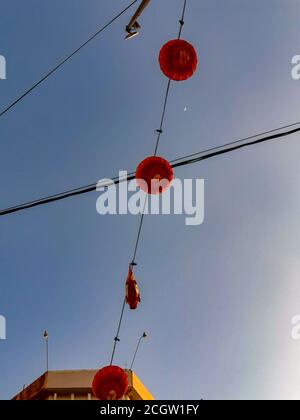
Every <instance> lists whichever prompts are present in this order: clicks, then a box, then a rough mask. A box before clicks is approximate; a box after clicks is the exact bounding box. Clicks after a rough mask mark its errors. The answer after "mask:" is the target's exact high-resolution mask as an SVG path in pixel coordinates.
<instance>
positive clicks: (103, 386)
mask: <svg viewBox="0 0 300 420" xmlns="http://www.w3.org/2000/svg"><path fill="white" fill-rule="evenodd" d="M92 389H93V393H94V395H95V397H96V398H98V400H103V401H106V400H121V399H122V398H123V396H124V395H125V394H126V392H127V390H128V378H127V375H126V373H125V371H124V369H121V368H119V367H118V366H107V367H105V368H103V369H100V370H99V371H98V372H97V373H96V375H95V377H94V380H93V384H92Z"/></svg>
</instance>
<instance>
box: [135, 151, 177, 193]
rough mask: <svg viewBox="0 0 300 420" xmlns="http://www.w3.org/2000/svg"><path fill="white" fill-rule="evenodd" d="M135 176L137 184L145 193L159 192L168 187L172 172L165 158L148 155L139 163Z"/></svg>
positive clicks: (172, 175) (172, 176)
mask: <svg viewBox="0 0 300 420" xmlns="http://www.w3.org/2000/svg"><path fill="white" fill-rule="evenodd" d="M135 177H136V180H137V184H138V186H139V187H140V188H141V189H142V190H143V191H144V192H146V193H147V194H161V193H162V192H164V191H166V190H167V189H168V188H169V186H170V183H171V182H172V180H173V178H174V172H173V169H172V166H171V165H170V164H169V162H168V161H167V160H165V159H163V158H161V157H158V156H150V157H148V158H146V159H144V160H143V161H142V162H141V163H140V164H139V166H138V168H137V170H136V174H135Z"/></svg>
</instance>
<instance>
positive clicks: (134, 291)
mask: <svg viewBox="0 0 300 420" xmlns="http://www.w3.org/2000/svg"><path fill="white" fill-rule="evenodd" d="M125 289H126V303H127V305H128V306H129V308H130V309H132V310H135V309H136V308H137V307H138V304H139V303H140V301H141V298H140V292H139V288H138V285H137V282H136V280H135V278H134V274H133V271H132V268H131V267H129V272H128V277H127V281H126V287H125Z"/></svg>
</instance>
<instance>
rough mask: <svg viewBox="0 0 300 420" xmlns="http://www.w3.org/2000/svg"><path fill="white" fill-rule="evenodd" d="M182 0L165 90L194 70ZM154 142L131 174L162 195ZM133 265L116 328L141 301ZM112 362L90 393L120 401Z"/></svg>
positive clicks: (167, 54)
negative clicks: (185, 34) (184, 37)
mask: <svg viewBox="0 0 300 420" xmlns="http://www.w3.org/2000/svg"><path fill="white" fill-rule="evenodd" d="M186 2H187V0H184V8H183V15H182V19H181V20H180V25H181V26H180V31H179V36H178V39H175V40H171V41H169V42H167V43H166V44H165V45H164V46H163V47H162V48H161V50H160V53H159V59H158V61H159V65H160V68H161V71H162V73H163V74H164V75H165V76H166V77H167V78H168V79H169V85H168V90H169V87H170V83H171V81H176V82H181V81H185V80H188V79H189V78H190V77H192V76H193V75H194V73H195V72H196V70H197V65H198V57H197V52H196V50H195V48H194V47H193V46H192V45H191V44H190V43H188V42H187V41H184V40H182V39H180V37H181V32H182V28H183V25H184V16H185V9H186ZM168 90H167V94H168ZM165 106H166V103H165ZM164 112H165V110H164ZM163 116H164V114H163ZM158 133H159V137H160V134H162V130H161V129H160V130H158ZM158 142H159V139H158ZM158 142H157V145H156V150H155V155H154V156H150V157H147V158H145V159H144V160H143V161H142V162H141V163H140V164H139V165H138V167H137V169H136V174H135V177H136V182H137V185H138V186H139V187H140V189H141V190H142V191H144V192H145V193H146V194H148V195H151V194H152V195H154V194H163V193H164V192H165V191H166V190H167V189H168V188H169V187H170V185H171V183H172V181H173V178H174V173H173V169H172V167H171V165H170V163H169V162H168V161H167V160H166V159H165V158H163V157H159V156H157V148H158ZM142 223H143V216H142V219H141V224H140V229H139V234H138V238H139V235H140V232H141V227H142ZM137 244H138V242H137ZM134 265H136V264H135V263H134V260H133V262H132V263H131V264H130V266H129V272H128V276H127V280H126V285H125V300H124V305H123V309H122V314H121V320H120V323H119V329H120V326H121V321H122V317H123V314H124V309H125V305H126V304H127V305H128V306H129V308H130V310H136V309H137V307H138V305H139V303H140V301H141V298H140V292H139V288H138V284H137V282H136V279H135V276H134V272H133V268H134ZM116 341H119V339H118V337H116V338H115V346H116ZM114 351H115V347H114ZM113 355H114V353H113ZM112 363H113V357H112ZM112 363H111V365H110V366H107V367H104V368H102V369H100V370H99V371H98V372H97V374H96V375H95V377H94V380H93V385H92V389H93V393H94V396H95V397H96V398H98V399H99V400H120V399H122V398H123V397H124V395H125V394H126V392H127V390H128V378H127V375H126V372H125V371H124V369H122V368H120V367H118V366H114V365H113V364H112Z"/></svg>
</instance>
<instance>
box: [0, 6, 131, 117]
mask: <svg viewBox="0 0 300 420" xmlns="http://www.w3.org/2000/svg"><path fill="white" fill-rule="evenodd" d="M137 1H138V0H134V1H133V2H131V3H130V4H129V5H128V6H127V7H126V8H125V9H124V10H122V11H121V12H120V13H118V14H117V15H116V16H115V17H114V18H113V19H111V20H110V21H109V22H107V23H106V24H105V25H104V26H103V27H102V28H100V29H99V30H98V31H97V32H96V33H95V34H94V35H92V36H91V37H90V38H89V39H88V40H87V41H85V42H84V43H83V44H82V45H80V47H78V48H76V50H75V51H73V52H72V53H71V54H69V55H68V56H67V57H66V58H64V59H63V60H62V61H61V62H60V63H58V64H57V65H56V66H55V67H53V68H52V69H51V70H49V71H48V73H46V74H45V76H43V77H42V78H41V79H40V80H39V81H38V82H36V83H35V84H34V85H33V86H32V87H31V88H29V89H28V90H26V91H25V92H24V93H22V94H21V95H20V96H19V97H18V98H17V99H15V100H14V101H13V102H12V103H11V104H9V105H8V106H7V107H6V108H4V109H3V110H2V111H1V112H0V117H3V116H4V115H5V114H6V113H7V112H8V111H10V110H11V109H12V108H14V107H15V106H16V105H17V104H18V103H19V102H21V101H22V100H23V99H24V98H25V97H26V96H27V95H29V94H30V93H31V92H33V91H34V90H35V89H36V88H37V87H38V86H40V85H41V84H42V83H43V82H45V81H46V80H47V79H48V78H49V77H50V76H52V75H53V74H54V73H55V72H56V71H57V70H58V69H60V68H61V67H62V66H63V65H64V64H65V63H66V62H68V61H69V60H70V59H71V58H72V57H74V55H76V54H77V53H79V51H81V50H82V49H83V48H84V47H86V46H87V45H88V44H89V43H90V42H91V41H92V40H93V39H95V38H96V37H97V36H98V35H100V34H101V33H102V32H104V31H105V30H106V29H107V28H108V27H109V26H111V25H112V24H113V23H114V22H115V21H116V20H117V19H119V18H120V17H121V16H122V15H123V14H124V13H125V12H127V10H128V9H130V8H131V7H132V6H133V5H134V4H135V3H137Z"/></svg>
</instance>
